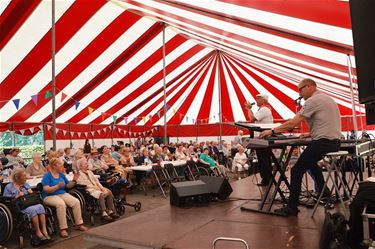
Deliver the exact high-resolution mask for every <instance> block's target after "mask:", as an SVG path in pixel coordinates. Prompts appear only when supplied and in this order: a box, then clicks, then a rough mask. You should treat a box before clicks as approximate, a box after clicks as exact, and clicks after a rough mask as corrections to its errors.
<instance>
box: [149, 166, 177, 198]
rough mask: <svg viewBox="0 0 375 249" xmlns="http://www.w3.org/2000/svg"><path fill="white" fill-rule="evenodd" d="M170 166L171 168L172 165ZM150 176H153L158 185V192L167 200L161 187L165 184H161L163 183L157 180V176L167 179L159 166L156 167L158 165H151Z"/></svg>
mask: <svg viewBox="0 0 375 249" xmlns="http://www.w3.org/2000/svg"><path fill="white" fill-rule="evenodd" d="M172 166H173V165H172ZM152 174H153V175H154V177H155V180H156V182H157V184H158V186H159V188H160V190H161V193H162V194H163V196H164V198H167V195H166V194H165V191H164V189H163V185H165V183H166V182H163V183H162V182H161V181H160V180H161V179H160V178H159V176H160V177H161V176H163V177H164V179H167V177H166V175H165V173H164V171H163V169H162V167H161V166H158V165H152Z"/></svg>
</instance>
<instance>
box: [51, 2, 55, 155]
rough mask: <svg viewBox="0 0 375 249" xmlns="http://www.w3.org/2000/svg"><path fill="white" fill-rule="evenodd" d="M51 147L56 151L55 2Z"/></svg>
mask: <svg viewBox="0 0 375 249" xmlns="http://www.w3.org/2000/svg"><path fill="white" fill-rule="evenodd" d="M51 31H52V32H51V35H52V44H51V45H52V46H51V47H52V63H51V64H52V147H53V149H54V150H56V103H55V95H56V78H55V35H56V32H55V0H52V30H51Z"/></svg>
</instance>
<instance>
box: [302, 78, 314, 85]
mask: <svg viewBox="0 0 375 249" xmlns="http://www.w3.org/2000/svg"><path fill="white" fill-rule="evenodd" d="M302 82H303V83H305V84H306V85H308V86H316V82H315V81H314V80H313V79H310V78H306V79H303V80H302V81H301V83H302Z"/></svg>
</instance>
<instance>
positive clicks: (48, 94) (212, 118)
mask: <svg viewBox="0 0 375 249" xmlns="http://www.w3.org/2000/svg"><path fill="white" fill-rule="evenodd" d="M56 89H57V90H58V91H59V92H61V102H63V101H64V100H65V99H66V98H70V99H72V100H74V105H75V110H77V111H78V108H79V106H81V105H84V104H82V103H81V102H80V101H78V100H75V99H73V98H71V97H69V96H68V95H67V94H65V93H64V92H63V91H62V90H61V89H58V88H56ZM40 94H41V93H38V94H34V95H31V96H30V97H31V99H32V101H33V103H34V105H38V102H39V95H40ZM44 97H45V99H48V98H51V97H52V94H51V90H47V91H46V92H45V96H44ZM12 101H13V103H14V105H15V107H16V109H17V110H18V109H19V107H20V106H19V105H20V101H21V99H12ZM86 106H87V105H86ZM165 107H166V110H167V111H168V110H170V109H171V106H170V105H169V104H168V103H167V104H166V106H165ZM87 110H88V113H89V115H91V114H92V113H93V112H94V111H97V110H96V109H94V108H92V107H90V106H87ZM98 111H99V110H98ZM172 112H173V115H176V114H178V115H179V118H180V119H183V118H184V117H185V119H186V122H189V120H192V123H193V124H194V123H195V122H198V123H205V122H207V123H208V122H209V121H210V122H215V121H216V117H220V114H219V113H218V114H214V115H212V116H210V117H207V118H204V119H197V118H194V119H193V118H192V117H188V116H186V114H185V113H181V112H179V111H178V110H177V109H175V108H172ZM156 114H157V116H158V118H159V119H160V117H161V112H160V111H158V112H157V113H156ZM110 116H112V118H113V123H114V124H116V122H117V119H118V118H119V116H116V115H113V114H111V113H106V112H101V117H102V120H103V121H104V120H106V119H107V118H108V117H110ZM120 117H121V118H123V119H124V122H125V124H126V125H127V124H128V117H125V116H120ZM147 117H148V118H149V121H152V117H153V115H148V116H140V117H135V118H134V119H133V120H134V122H135V123H136V124H137V123H138V122H139V120H140V119H141V120H143V122H144V123H146V121H147V120H146V119H147ZM202 120H203V121H202ZM206 120H207V121H206Z"/></svg>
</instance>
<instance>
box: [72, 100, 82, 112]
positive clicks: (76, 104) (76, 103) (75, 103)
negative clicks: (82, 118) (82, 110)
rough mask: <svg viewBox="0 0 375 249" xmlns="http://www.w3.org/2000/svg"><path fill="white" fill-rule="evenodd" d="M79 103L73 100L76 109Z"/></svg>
mask: <svg viewBox="0 0 375 249" xmlns="http://www.w3.org/2000/svg"><path fill="white" fill-rule="evenodd" d="M79 104H81V103H80V102H79V101H77V100H74V105H75V107H76V110H77V109H78V106H79Z"/></svg>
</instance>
